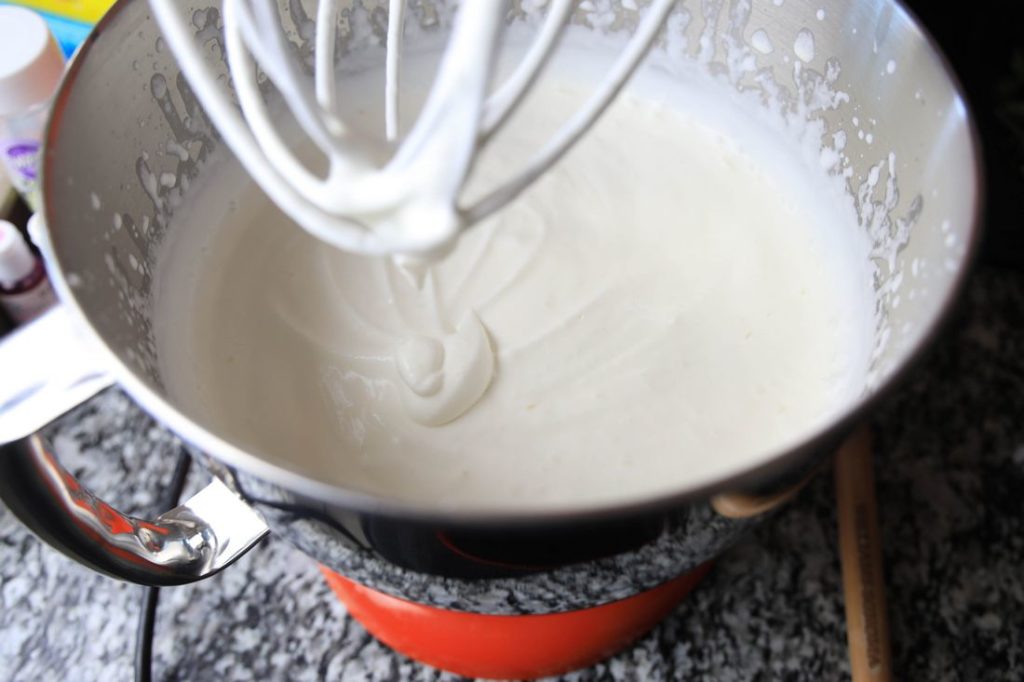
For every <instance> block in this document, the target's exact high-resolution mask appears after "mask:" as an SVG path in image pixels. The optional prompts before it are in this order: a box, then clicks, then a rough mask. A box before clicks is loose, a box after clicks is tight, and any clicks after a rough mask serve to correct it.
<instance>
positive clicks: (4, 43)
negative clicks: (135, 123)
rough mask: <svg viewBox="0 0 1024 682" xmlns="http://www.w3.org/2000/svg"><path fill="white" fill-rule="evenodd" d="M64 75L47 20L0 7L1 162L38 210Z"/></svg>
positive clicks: (25, 11)
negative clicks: (51, 119)
mask: <svg viewBox="0 0 1024 682" xmlns="http://www.w3.org/2000/svg"><path fill="white" fill-rule="evenodd" d="M63 73H64V54H63V52H61V49H60V46H59V45H58V44H57V41H56V39H54V37H53V35H52V34H51V33H50V29H49V28H48V27H47V25H46V22H45V21H44V20H43V18H42V17H40V16H39V15H38V14H36V13H35V12H32V11H31V10H27V9H25V8H23V7H15V6H11V5H0V166H3V170H4V171H6V173H7V175H8V176H9V177H10V179H11V184H13V185H14V187H15V189H17V190H18V192H19V193H20V194H21V195H22V196H23V197H24V198H25V201H26V202H28V204H29V206H31V207H32V209H33V210H38V209H39V154H40V151H41V147H42V142H41V140H42V135H43V127H44V126H45V124H46V116H47V114H48V113H49V110H50V103H51V101H52V100H53V94H54V92H55V91H56V89H57V85H58V84H59V83H60V79H61V75H62V74H63Z"/></svg>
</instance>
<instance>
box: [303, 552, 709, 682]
mask: <svg viewBox="0 0 1024 682" xmlns="http://www.w3.org/2000/svg"><path fill="white" fill-rule="evenodd" d="M710 568H711V564H704V565H702V566H700V567H698V568H697V569H696V570H694V571H691V572H690V573H687V574H686V575H682V576H680V577H678V578H675V579H673V580H670V581H669V582H667V583H665V584H663V585H659V586H658V587H655V588H654V589H652V590H648V591H646V592H641V593H640V594H638V595H636V596H633V597H630V598H628V599H622V600H620V601H616V602H612V603H610V604H605V605H603V606H596V607H594V608H590V609H583V610H580V611H568V612H565V613H552V614H543V615H527V616H501V615H498V616H495V615H485V614H478V613H466V612H463V611H449V610H447V609H440V608H437V607H433V606H424V605H422V604H416V603H413V602H409V601H405V600H403V599H398V598H396V597H392V596H389V595H386V594H383V593H381V592H377V591H375V590H371V589H370V588H368V587H364V586H362V585H360V584H358V583H354V582H352V581H351V580H348V579H346V578H343V577H342V576H340V575H338V574H337V573H335V572H333V571H331V570H329V569H327V568H325V567H323V566H321V567H320V570H321V571H322V572H323V574H324V577H325V578H327V584H328V585H330V586H331V589H332V590H334V593H335V594H336V595H338V598H339V599H341V601H342V602H343V603H344V604H345V606H346V607H347V608H348V612H349V613H350V614H351V615H352V616H353V617H354V618H356V619H357V620H358V621H359V622H360V623H362V624H363V626H365V627H366V629H367V630H369V631H370V633H371V634H372V635H373V636H374V637H376V638H377V639H379V640H380V641H382V642H384V643H385V644H387V645H388V646H390V647H391V648H392V649H395V650H396V651H398V652H400V653H402V654H405V655H406V656H408V657H409V658H413V659H415V660H417V661H420V662H421V663H426V664H427V665H431V666H433V667H435V668H440V669H442V670H447V671H449V672H453V673H456V674H458V675H464V676H467V677H486V678H490V679H506V680H507V679H524V678H527V679H530V678H535V677H544V676H547V675H558V674H561V673H565V672H569V671H570V670H576V669H579V668H585V667H587V666H590V665H593V664H594V663H597V662H598V661H600V660H602V659H604V658H607V657H608V656H611V655H612V654H614V653H616V652H617V651H620V650H622V649H623V648H625V647H626V646H627V645H629V644H630V643H632V642H633V641H634V640H636V639H637V638H638V637H640V636H641V635H643V634H644V633H646V632H647V631H648V630H650V629H651V628H652V627H654V626H655V625H656V624H657V623H658V622H659V621H660V620H661V619H662V618H664V617H665V616H667V615H668V614H669V613H670V612H671V611H672V609H674V608H675V607H676V605H677V604H678V603H679V602H680V601H681V600H682V599H683V597H685V596H686V595H687V594H688V593H689V592H690V590H692V589H693V588H694V586H695V585H696V584H697V583H698V582H700V580H701V578H703V577H704V576H705V575H706V574H707V572H708V570H709V569H710Z"/></svg>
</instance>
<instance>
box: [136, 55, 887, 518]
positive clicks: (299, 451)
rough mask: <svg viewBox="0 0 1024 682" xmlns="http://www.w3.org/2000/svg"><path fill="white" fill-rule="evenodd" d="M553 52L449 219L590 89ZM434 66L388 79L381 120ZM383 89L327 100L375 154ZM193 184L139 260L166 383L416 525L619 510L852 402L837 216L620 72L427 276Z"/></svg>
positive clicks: (196, 409)
mask: <svg viewBox="0 0 1024 682" xmlns="http://www.w3.org/2000/svg"><path fill="white" fill-rule="evenodd" d="M563 52H564V54H561V55H560V58H559V60H558V61H557V62H556V63H555V65H554V67H553V69H552V72H551V73H550V75H549V76H548V77H546V78H545V79H543V80H541V81H540V82H539V83H538V84H537V86H536V88H535V90H534V92H533V93H532V94H531V96H530V99H529V100H528V101H527V102H526V104H525V105H524V106H523V108H522V109H521V110H520V111H519V112H518V113H517V115H516V116H515V117H514V118H513V119H512V120H511V121H510V123H509V125H508V127H507V128H505V129H503V130H502V131H501V133H500V134H499V135H498V136H497V137H496V138H495V139H494V140H493V141H492V143H491V144H490V145H489V147H488V149H487V150H486V152H485V153H484V154H483V155H482V157H481V158H480V159H478V162H477V167H476V168H475V169H474V180H473V183H474V185H472V186H470V187H469V189H468V192H469V195H470V197H471V196H472V194H473V191H474V186H479V187H481V188H486V187H490V186H493V185H494V184H495V182H496V181H500V180H502V179H503V178H505V177H507V174H508V173H509V172H510V169H514V168H519V167H521V165H522V164H523V163H524V162H525V161H526V160H527V159H529V158H530V156H531V155H532V153H533V152H534V151H535V150H536V149H537V148H538V146H540V145H542V144H543V142H544V141H545V139H547V137H548V135H549V134H550V132H551V131H552V130H554V129H556V128H557V126H558V124H559V123H561V122H562V121H563V120H564V119H565V118H566V117H568V116H569V115H570V114H571V113H572V112H573V111H574V110H576V108H577V107H578V106H579V104H580V102H582V101H583V100H585V98H586V97H587V96H588V95H589V94H590V92H591V89H592V87H593V83H594V82H595V79H596V78H599V77H600V70H599V69H597V70H596V71H594V70H588V68H587V66H586V65H587V64H588V63H589V60H588V59H587V55H586V54H584V53H580V54H577V55H574V54H573V53H572V50H571V49H569V48H566V49H565V50H563ZM435 63H436V62H435ZM431 68H432V63H431V60H430V59H429V58H427V57H424V55H419V56H418V57H416V58H415V59H413V58H407V60H406V63H405V65H404V71H403V82H402V90H403V92H402V97H403V99H402V102H403V108H411V109H415V107H416V106H418V103H420V102H421V101H422V98H423V96H424V91H425V89H426V87H425V84H426V83H429V80H430V79H429V76H430V73H431ZM383 80H384V79H383V78H382V76H381V74H380V72H379V71H371V72H366V73H362V74H357V75H354V76H350V77H347V78H346V80H345V81H344V82H343V83H342V86H341V88H340V89H341V91H343V92H345V93H346V96H345V98H343V99H344V100H345V101H346V102H348V105H347V106H349V108H350V110H349V111H348V112H347V118H346V120H352V121H356V122H357V124H358V125H362V126H365V127H366V129H367V130H372V131H378V132H379V134H380V135H381V136H382V137H383V130H381V128H382V123H383V120H384V116H383V112H382V108H383V105H382V104H379V103H380V102H381V101H382V100H383V97H380V96H379V93H380V90H381V83H382V82H383ZM207 172H208V173H209V175H208V176H207V177H208V181H207V182H205V183H195V185H196V186H201V187H200V188H199V189H198V190H197V191H196V192H195V193H194V194H193V196H192V197H191V200H190V202H189V204H188V205H187V207H186V208H183V209H182V210H180V211H179V212H178V214H177V215H176V216H175V217H174V220H173V222H172V225H171V229H170V230H169V237H168V239H167V243H166V245H165V247H164V250H163V253H162V254H161V256H160V258H159V262H158V268H157V286H156V290H155V294H154V303H153V304H154V306H155V315H154V320H155V322H154V334H155V338H156V341H157V346H158V356H159V361H160V365H161V371H162V377H163V380H164V382H165V384H166V386H167V389H168V391H169V392H170V394H171V396H172V397H173V398H174V399H175V400H176V402H178V403H179V404H180V406H181V407H182V409H183V410H185V411H186V412H187V413H188V414H189V415H190V416H192V417H193V418H194V419H196V420H197V421H198V422H200V423H202V424H204V425H206V426H207V427H208V428H211V429H213V430H214V431H216V432H218V433H220V434H222V435H224V436H226V437H228V438H230V439H232V440H234V441H235V442H237V443H239V444H240V445H241V446H243V447H246V448H248V449H250V450H252V451H255V452H258V453H260V454H261V455H262V456H264V457H266V458H267V459H270V460H272V461H276V462H278V463H281V464H283V465H285V466H288V467H290V468H292V469H294V470H297V471H300V472H302V473H305V474H308V475H311V476H315V477H317V478H320V479H322V480H325V481H330V482H333V483H337V484H340V485H344V486H347V487H350V488H355V489H359V490H363V491H368V492H372V493H378V494H382V495H387V496H390V497H397V498H401V499H404V500H407V501H415V502H425V503H429V504H433V505H436V506H439V507H462V508H480V509H491V510H493V509H505V508H517V509H521V508H523V507H524V506H531V507H536V508H557V507H562V506H575V505H579V504H587V503H606V502H615V501H624V500H629V499H635V498H638V497H643V496H648V495H653V494H658V493H664V492H670V491H674V490H679V489H681V488H683V487H688V486H691V485H699V484H701V483H707V482H710V481H712V480H715V479H716V478H719V477H722V476H725V475H728V474H731V473H736V472H738V471H740V470H742V469H743V468H745V467H748V466H750V465H752V464H753V463H756V462H757V461H758V460H759V459H760V458H762V457H764V456H765V455H766V454H767V453H770V452H773V451H776V450H779V449H781V448H783V447H786V446H787V445H789V444H791V443H793V442H794V441H796V440H797V439H799V438H800V437H802V436H804V435H805V434H807V433H808V432H809V431H811V430H813V429H814V428H816V427H818V426H820V425H822V424H823V423H824V422H825V421H826V420H827V419H828V418H829V417H831V416H832V415H834V414H835V412H836V411H837V410H839V409H841V408H842V406H843V405H844V404H846V403H847V402H848V401H849V400H850V399H851V397H854V396H856V395H858V394H859V393H860V392H861V391H862V390H863V386H864V375H865V372H866V368H867V361H868V355H869V352H870V345H871V325H870V319H871V310H870V305H871V301H872V297H871V291H870V280H869V278H868V276H867V274H866V273H867V268H866V260H867V258H866V245H865V244H863V243H862V239H861V237H860V236H859V235H858V234H857V228H856V223H855V220H854V219H853V217H852V216H849V215H847V214H846V213H844V212H843V211H841V210H839V209H838V208H837V205H838V202H834V201H832V195H831V194H830V192H829V191H826V190H824V189H823V187H824V186H825V185H824V183H823V180H824V178H823V177H821V176H820V172H821V171H820V169H808V168H805V167H804V165H803V164H802V162H801V160H800V159H799V158H797V155H796V154H795V153H793V152H792V151H791V150H790V149H789V148H788V146H787V143H786V142H785V140H784V139H783V138H782V136H780V135H778V134H777V133H776V132H775V131H772V130H770V129H769V128H766V127H764V125H763V124H762V123H761V122H759V121H758V120H756V119H755V118H754V117H752V116H748V115H747V114H745V113H744V112H743V111H741V110H739V109H738V108H737V107H736V105H735V104H734V102H733V101H732V100H731V99H730V97H729V95H727V94H725V93H719V92H717V91H716V90H715V88H714V87H713V86H711V85H709V84H708V83H703V82H702V83H696V82H689V81H687V79H686V78H680V77H670V76H668V75H667V74H664V73H659V72H656V71H654V70H650V69H649V70H647V71H646V72H645V73H643V74H640V77H639V80H638V81H636V82H635V83H634V84H633V85H632V86H631V88H630V89H629V90H627V91H626V92H625V93H624V94H623V95H622V96H620V98H619V99H618V100H617V101H616V102H615V103H614V104H613V105H612V107H611V108H610V109H609V110H608V112H607V113H606V114H605V116H604V117H603V118H602V119H601V120H600V121H599V123H598V124H597V125H596V127H595V128H594V129H593V130H591V131H590V133H589V134H588V135H587V136H585V137H584V138H583V139H582V140H581V141H580V142H579V144H578V145H577V146H576V147H575V148H573V149H572V150H571V151H570V152H569V154H568V155H567V156H566V157H565V158H564V159H563V160H562V161H561V162H560V163H559V164H557V165H556V166H555V167H554V168H553V169H552V170H551V171H549V172H548V173H547V174H546V175H545V176H544V177H542V178H541V179H540V180H539V181H538V182H537V183H536V184H535V185H534V186H532V187H531V188H529V189H528V190H527V191H526V192H524V193H523V195H522V196H521V197H520V198H519V199H517V200H516V201H515V202H513V203H512V204H510V205H509V206H508V207H507V208H505V209H504V210H503V211H501V212H500V213H498V214H496V215H494V216H492V217H491V218H489V219H487V220H486V221H484V222H483V223H481V224H479V225H477V226H476V227H474V228H472V229H470V230H468V231H467V232H465V233H464V234H463V235H462V237H461V238H460V240H459V241H458V243H457V245H456V246H455V248H454V250H453V251H452V252H451V253H449V254H448V255H447V256H445V257H444V258H442V259H440V260H438V261H437V262H435V263H433V264H429V265H426V264H424V263H419V262H414V263H403V262H396V261H395V260H392V259H390V258H371V257H365V256H359V255H353V254H350V253H345V252H342V251H338V250H335V249H333V248H331V247H329V246H327V245H325V244H324V243H322V242H320V241H319V240H317V239H316V238H314V237H312V236H310V235H309V234H307V233H306V232H304V231H302V230H300V229H298V228H297V227H296V226H294V225H293V224H291V223H290V222H289V221H288V220H287V219H286V218H285V217H284V216H282V215H281V214H280V212H279V211H278V210H277V209H276V208H275V207H274V205H273V204H272V203H271V202H270V201H269V200H267V199H266V198H265V197H264V196H263V195H262V194H261V193H260V192H259V190H258V189H257V188H256V187H255V186H254V185H253V184H252V183H251V181H249V180H248V178H247V176H246V175H245V173H244V172H243V171H242V170H241V169H240V168H239V167H238V166H237V165H236V164H234V163H233V162H230V161H227V160H225V161H223V162H222V163H221V164H220V165H219V166H218V167H216V168H209V169H207ZM226 197H230V198H231V199H232V201H231V202H230V204H229V203H228V202H227V201H226V199H225V198H226Z"/></svg>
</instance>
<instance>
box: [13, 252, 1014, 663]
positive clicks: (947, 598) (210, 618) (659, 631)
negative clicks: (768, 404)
mask: <svg viewBox="0 0 1024 682" xmlns="http://www.w3.org/2000/svg"><path fill="white" fill-rule="evenodd" d="M875 430H876V450H877V455H876V457H877V459H876V469H877V472H878V473H877V476H878V485H879V500H880V504H881V510H880V515H881V523H882V532H883V535H884V542H885V559H886V574H887V581H888V594H889V612H890V620H891V628H892V643H893V653H894V667H895V673H896V678H897V679H902V680H928V681H938V680H961V679H962V680H970V681H972V682H973V681H977V680H995V679H1017V680H1019V679H1024V502H1022V500H1024V274H1021V273H1017V272H1012V271H1007V270H995V269H987V270H982V271H980V272H979V273H978V274H977V275H976V276H975V277H974V279H973V281H972V283H971V285H970V288H969V291H968V294H967V296H966V300H965V303H964V306H963V307H962V311H961V313H960V315H959V317H958V318H957V319H956V320H955V321H954V323H953V324H952V325H951V327H950V329H949V330H948V334H947V335H946V337H945V340H944V341H943V342H942V344H941V345H940V347H939V348H938V349H937V351H936V352H935V353H934V354H932V355H931V356H930V357H929V359H928V360H927V361H926V362H925V363H924V364H923V365H922V366H920V367H919V368H918V369H917V371H916V372H915V374H914V375H913V377H912V379H910V380H909V381H908V382H907V383H906V384H905V385H904V386H903V387H902V390H901V391H899V392H898V393H897V394H895V395H894V396H892V397H891V398H890V399H889V400H888V401H887V402H886V404H885V405H884V407H883V408H882V409H881V410H880V411H879V412H878V413H877V415H876V418H875ZM51 436H52V437H53V438H55V440H56V443H57V447H58V449H59V450H60V452H61V453H62V458H63V460H64V463H65V465H66V466H68V468H69V469H71V470H72V471H73V472H74V473H76V474H77V475H79V476H81V477H82V479H83V480H84V481H85V482H86V484H87V485H89V486H91V487H92V488H93V489H94V490H97V491H98V492H101V493H102V494H104V495H106V496H107V497H108V498H109V499H110V500H111V501H112V502H113V503H115V504H117V505H120V506H121V507H122V508H123V509H125V510H126V511H130V512H134V513H139V514H147V513H151V512H152V511H153V509H152V507H153V505H154V504H155V500H156V497H157V494H158V492H159V490H160V488H161V486H162V485H165V484H166V483H167V481H168V480H169V479H170V476H171V471H172V468H173V464H174V459H175V457H174V456H175V454H176V452H177V449H178V444H177V442H176V441H175V440H174V438H173V437H172V436H170V435H168V433H167V432H166V431H164V430H163V429H161V428H160V427H158V426H157V425H156V424H154V423H153V422H152V421H151V420H150V419H149V418H148V417H147V416H146V415H145V414H144V413H142V412H141V411H140V410H139V409H138V408H137V407H135V406H134V404H133V403H132V402H131V401H130V400H128V399H127V398H126V397H125V396H124V395H123V394H121V393H120V392H119V391H117V390H116V389H113V390H110V391H107V392H106V393H104V394H102V395H100V396H98V397H97V398H95V399H93V400H92V401H90V402H89V403H87V404H86V405H84V406H82V407H81V408H79V409H78V410H77V411H75V412H74V413H73V414H71V415H68V416H67V417H65V418H64V419H63V420H62V421H61V422H60V423H58V424H56V425H54V426H53V427H52V431H51ZM203 476H204V474H201V473H197V472H196V470H195V469H193V473H192V480H191V481H190V487H191V488H193V489H195V488H198V487H199V486H200V485H201V484H202V480H201V479H202V478H203ZM835 525H836V520H835V513H834V509H833V501H832V483H831V480H830V477H829V476H820V477H818V479H817V480H816V481H815V482H814V483H812V485H811V486H810V487H809V488H808V489H807V490H806V491H805V492H804V493H803V494H802V495H801V496H800V497H799V498H798V499H797V501H796V502H795V503H793V504H791V505H790V506H789V507H788V508H787V509H786V510H784V511H783V512H782V513H780V514H779V515H778V516H777V517H776V518H775V519H774V520H773V521H772V522H770V523H769V524H767V525H764V526H762V527H760V528H759V529H758V530H756V531H755V532H753V533H752V534H751V535H750V536H749V537H747V538H746V539H745V540H744V541H743V542H741V543H740V544H739V545H738V546H736V547H735V548H733V549H732V550H730V551H729V552H728V553H727V554H726V555H725V556H723V557H722V558H721V559H720V560H719V561H718V563H717V565H716V567H715V569H714V570H713V571H712V573H711V574H710V575H709V577H708V578H707V579H706V580H705V581H704V582H703V583H702V584H701V585H700V586H699V587H698V588H697V590H696V591H695V592H693V593H692V594H691V595H690V596H689V597H688V598H687V600H686V601H685V602H684V603H683V604H682V605H681V606H680V607H679V608H678V609H677V610H676V611H675V612H674V613H673V614H672V616H670V617H669V618H668V619H667V620H666V621H665V622H664V623H662V624H661V625H660V626H659V627H657V628H656V629H655V630H654V631H653V632H652V633H651V634H649V635H648V636H646V637H645V638H644V639H642V640H641V641H640V642H638V643H637V644H636V645H635V646H633V647H632V648H630V649H629V650H627V651H625V652H623V653H621V654H619V655H617V656H616V657H614V658H612V659H611V660H609V661H607V662H605V663H602V664H600V665H598V666H597V667H595V668H592V669H588V670H584V671H581V672H578V673H575V674H573V675H570V676H569V679H572V680H580V681H583V680H660V679H675V680H716V681H729V680H815V681H817V680H841V679H844V678H847V677H848V676H849V668H848V665H847V662H846V642H845V629H844V624H843V603H842V598H841V595H840V574H839V559H838V555H837V546H836V532H835ZM141 596H142V591H141V588H139V587H137V586H134V585H128V584H124V583H119V582H116V581H114V580H111V579H108V578H104V577H101V576H98V575H95V574H93V573H91V572H89V571H88V570H86V569H85V568H82V567H80V566H78V565H76V564H74V563H72V562H71V561H70V560H68V559H66V558H64V557H63V556H62V555H60V554H58V553H56V552H55V551H53V550H51V549H49V548H48V547H46V546H45V545H43V544H42V543H41V542H40V541H39V540H37V539H35V538H34V537H33V536H31V535H30V534H29V533H28V532H27V531H26V530H24V528H22V527H21V526H20V525H19V523H18V522H17V520H15V519H14V518H13V516H12V515H11V514H10V513H9V512H8V511H6V509H4V508H3V507H2V506H0V680H80V681H84V682H88V681H92V680H103V681H117V680H130V679H132V675H133V669H132V661H133V648H134V645H135V628H136V624H137V619H138V615H139V608H140V604H141ZM154 668H155V676H154V678H155V679H157V680H179V679H180V680H191V681H201V680H218V681H226V680H248V679H258V680H285V679H287V680H316V679H333V680H406V679H409V680H447V679H454V678H453V677H452V676H449V675H446V674H443V673H439V672H437V671H434V670H431V669H429V668H425V667H423V666H420V665H418V664H416V663H413V662H411V661H409V660H408V659H406V658H404V657H401V656H398V655H396V654H394V653H392V652H391V651H390V650H389V649H387V648H386V647H385V646H383V645H381V644H379V643H378V642H376V641H375V640H374V639H373V638H371V637H370V636H369V635H368V634H367V633H366V631H365V630H364V629H363V628H362V627H361V626H360V625H359V624H358V623H356V622H354V621H353V620H351V619H350V618H348V617H347V616H346V613H345V610H344V608H343V607H342V605H341V604H340V603H339V602H338V601H337V600H336V599H334V598H333V596H332V594H331V593H330V591H329V589H328V588H327V586H326V584H325V583H324V581H323V579H322V578H321V575H320V573H319V572H318V570H317V567H316V565H315V564H314V562H313V561H312V560H311V559H309V558H307V557H306V556H304V555H303V554H301V553H299V552H298V551H296V550H294V549H292V548H291V547H290V546H288V545H287V544H285V543H284V542H282V541H280V540H275V539H274V538H270V539H269V540H268V541H267V542H265V543H264V544H263V545H262V546H260V547H259V548H257V549H256V550H255V551H253V552H251V553H250V554H249V555H248V556H247V557H244V558H243V559H242V560H241V561H239V562H238V564H237V565H235V566H233V567H232V568H231V569H229V570H227V571H224V572H223V573H221V574H220V575H218V576H217V577H215V578H213V579H210V580H208V581H206V582H203V583H199V584H197V585H192V586H186V587H180V588H173V589H165V590H164V591H163V592H162V594H161V601H160V609H159V613H158V617H157V622H156V640H155V644H154Z"/></svg>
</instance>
